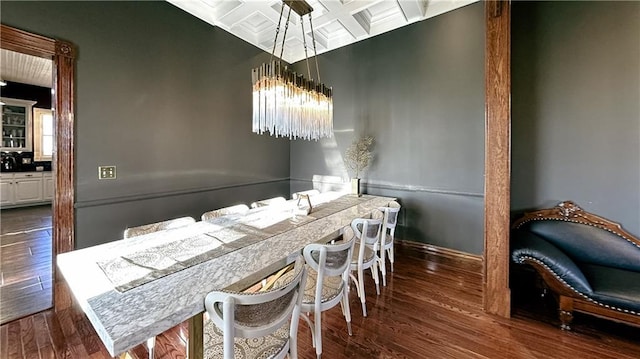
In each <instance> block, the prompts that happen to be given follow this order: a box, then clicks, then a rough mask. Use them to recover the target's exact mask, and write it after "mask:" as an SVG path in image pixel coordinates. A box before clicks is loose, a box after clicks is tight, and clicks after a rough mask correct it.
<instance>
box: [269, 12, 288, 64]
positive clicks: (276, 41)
mask: <svg viewBox="0 0 640 359" xmlns="http://www.w3.org/2000/svg"><path fill="white" fill-rule="evenodd" d="M282 13H284V2H283V3H282V7H281V8H280V17H279V18H278V26H276V38H275V39H274V40H273V50H271V57H269V63H271V61H273V55H274V54H275V53H276V45H277V44H278V34H279V33H280V23H281V22H282ZM278 62H280V59H278Z"/></svg>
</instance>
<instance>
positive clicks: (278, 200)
mask: <svg viewBox="0 0 640 359" xmlns="http://www.w3.org/2000/svg"><path fill="white" fill-rule="evenodd" d="M286 203H287V200H286V199H285V198H284V197H273V198H268V199H263V200H260V201H255V202H253V203H251V208H258V207H267V206H282V205H285V204H286Z"/></svg>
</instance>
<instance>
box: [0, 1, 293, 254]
mask: <svg viewBox="0 0 640 359" xmlns="http://www.w3.org/2000/svg"><path fill="white" fill-rule="evenodd" d="M1 10H2V12H1V20H2V23H3V24H7V25H10V26H14V27H17V28H20V29H23V30H27V31H31V32H34V33H37V34H41V35H45V36H49V37H54V38H60V39H65V40H69V41H71V42H73V43H74V44H75V45H76V46H77V48H78V52H79V56H78V59H77V60H78V61H77V74H76V79H77V82H76V85H77V87H76V93H77V99H76V104H77V105H76V109H77V111H76V117H75V120H76V174H77V178H76V247H78V248H82V247H86V246H90V245H94V244H98V243H103V242H106V241H110V240H114V239H117V238H120V237H121V235H122V231H123V230H124V229H125V228H126V227H127V226H135V225H140V224H144V223H149V222H154V221H158V220H163V219H168V218H172V217H177V216H183V215H191V216H195V217H198V218H199V216H200V214H201V213H202V212H204V211H206V210H209V209H213V208H217V207H220V206H224V205H229V204H233V203H236V202H241V201H243V202H250V201H253V200H256V199H261V198H265V197H269V196H275V195H285V194H287V192H288V190H289V181H288V178H289V141H288V140H286V139H275V138H273V137H268V136H258V135H254V134H252V133H251V106H250V104H251V78H250V69H251V67H253V66H255V65H258V64H259V63H261V62H262V61H264V59H265V56H268V55H266V54H265V53H264V52H263V51H261V50H259V49H257V48H255V47H254V46H252V45H249V44H247V43H245V42H244V41H242V40H240V39H238V38H236V37H234V36H233V35H230V34H228V33H226V32H225V31H222V30H220V29H217V28H214V27H212V26H211V25H209V24H206V23H204V22H202V21H200V20H198V19H196V18H195V17H193V16H191V15H189V14H187V13H185V12H183V11H182V10H180V9H178V8H176V7H174V6H173V5H170V4H169V3H166V2H163V1H159V2H79V1H78V2H8V1H3V2H2V9H1ZM99 165H116V166H117V174H118V178H117V179H116V180H102V181H99V180H98V179H97V166H99Z"/></svg>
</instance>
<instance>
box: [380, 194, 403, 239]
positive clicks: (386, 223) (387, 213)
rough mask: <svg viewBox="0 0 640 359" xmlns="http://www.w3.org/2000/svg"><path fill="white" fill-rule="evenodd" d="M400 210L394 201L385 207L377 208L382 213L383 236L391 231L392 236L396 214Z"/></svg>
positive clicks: (396, 222) (396, 218)
mask: <svg viewBox="0 0 640 359" xmlns="http://www.w3.org/2000/svg"><path fill="white" fill-rule="evenodd" d="M400 208H401V206H400V204H399V203H398V202H396V201H391V202H389V204H388V205H387V207H380V208H379V210H381V211H382V212H383V213H384V219H383V230H382V233H383V234H382V235H383V236H386V234H387V231H391V236H393V234H394V233H395V230H396V225H397V224H398V214H399V213H400Z"/></svg>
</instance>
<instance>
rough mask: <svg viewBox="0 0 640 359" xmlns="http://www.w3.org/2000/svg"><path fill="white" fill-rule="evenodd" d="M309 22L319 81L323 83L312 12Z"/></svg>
mask: <svg viewBox="0 0 640 359" xmlns="http://www.w3.org/2000/svg"><path fill="white" fill-rule="evenodd" d="M309 23H310V24H311V41H312V43H313V57H315V58H316V71H317V72H318V83H322V81H321V80H320V66H318V51H316V37H315V35H314V33H313V19H312V17H311V13H309ZM305 55H306V52H305ZM307 61H309V58H307ZM307 66H308V64H307ZM309 77H311V75H309Z"/></svg>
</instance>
